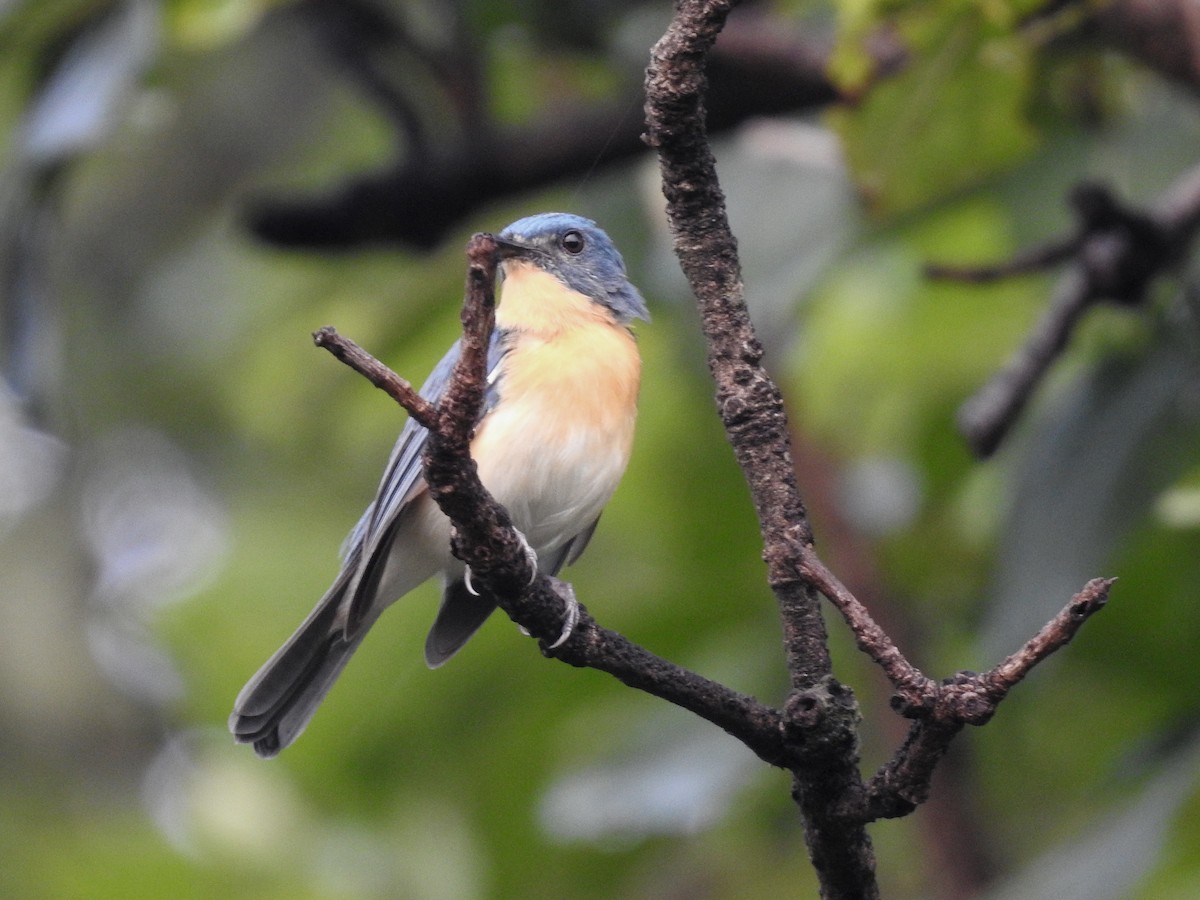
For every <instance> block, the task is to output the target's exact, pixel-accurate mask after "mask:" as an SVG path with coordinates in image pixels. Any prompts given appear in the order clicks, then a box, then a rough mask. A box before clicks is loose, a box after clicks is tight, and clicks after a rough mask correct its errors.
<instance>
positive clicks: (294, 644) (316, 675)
mask: <svg viewBox="0 0 1200 900" xmlns="http://www.w3.org/2000/svg"><path fill="white" fill-rule="evenodd" d="M349 580H350V579H349V578H348V577H347V575H346V573H343V575H342V577H340V578H338V580H337V581H336V582H335V583H334V585H333V587H331V588H330V589H329V593H327V594H326V595H325V596H324V597H322V598H321V601H320V602H319V603H318V604H317V605H316V607H315V608H314V609H313V611H312V612H311V613H309V615H308V618H307V619H305V620H304V622H303V623H302V624H301V625H300V627H299V628H297V629H296V633H295V634H293V635H292V636H291V637H290V638H288V640H287V643H285V644H284V645H283V646H282V647H280V648H279V649H278V650H277V651H276V652H275V655H274V656H272V657H271V658H270V659H268V660H267V661H266V663H264V664H263V667H262V668H261V669H259V670H258V672H257V673H255V675H254V677H253V678H251V679H250V681H249V682H247V683H246V686H245V687H244V688H242V691H241V693H240V694H238V696H237V700H235V701H234V704H233V714H232V715H230V717H229V730H230V731H232V732H233V736H234V739H235V740H237V741H238V743H241V744H250V743H252V744H254V752H255V753H257V754H258V755H259V756H262V757H270V756H275V755H276V754H277V753H279V751H280V750H282V749H283V748H284V747H286V746H287V745H288V744H290V743H291V742H292V741H294V740H295V739H296V738H297V737H299V736H300V733H301V732H302V731H304V728H305V726H306V725H308V720H309V719H311V718H312V717H313V713H315V712H316V711H317V707H318V706H319V705H320V703H321V700H322V699H324V697H325V694H326V693H328V691H329V689H330V688H331V687H332V686H333V682H334V681H335V680H337V677H338V675H339V674H340V673H341V671H342V668H343V667H344V666H345V665H346V663H347V662H348V661H349V659H350V656H351V654H353V653H354V651H355V650H356V649H358V645H359V644H360V643H362V639H363V636H364V635H365V634H366V633H367V630H368V628H366V627H363V628H359V629H358V630H357V633H356V634H355V635H354V637H353V638H351V639H350V640H346V639H345V637H344V635H343V630H342V628H341V627H340V625H339V624H338V623H337V621H336V620H337V613H338V609H339V607H340V606H341V603H342V598H343V595H344V594H345V591H346V586H347V584H348V582H349Z"/></svg>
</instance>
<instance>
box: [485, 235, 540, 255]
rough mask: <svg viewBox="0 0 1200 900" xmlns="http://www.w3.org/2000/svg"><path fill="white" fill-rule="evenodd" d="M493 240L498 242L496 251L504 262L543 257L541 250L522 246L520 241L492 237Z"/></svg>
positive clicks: (530, 246) (526, 245)
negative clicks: (506, 260)
mask: <svg viewBox="0 0 1200 900" xmlns="http://www.w3.org/2000/svg"><path fill="white" fill-rule="evenodd" d="M492 239H493V240H495V242H496V250H497V252H498V253H499V255H500V259H502V260H505V259H529V258H530V257H531V256H541V255H542V251H541V249H539V248H538V247H534V246H532V245H530V244H522V243H521V242H520V241H513V240H509V239H508V238H502V237H498V236H497V235H492Z"/></svg>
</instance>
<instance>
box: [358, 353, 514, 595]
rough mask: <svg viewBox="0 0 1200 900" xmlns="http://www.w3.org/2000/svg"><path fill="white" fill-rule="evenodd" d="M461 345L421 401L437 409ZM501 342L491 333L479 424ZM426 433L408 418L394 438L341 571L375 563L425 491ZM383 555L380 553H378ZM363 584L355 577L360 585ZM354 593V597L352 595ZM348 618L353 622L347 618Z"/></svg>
mask: <svg viewBox="0 0 1200 900" xmlns="http://www.w3.org/2000/svg"><path fill="white" fill-rule="evenodd" d="M461 343H462V342H461V341H455V342H454V344H453V345H452V346H451V347H450V349H449V351H447V353H446V355H445V356H443V357H442V360H441V362H439V363H438V364H437V366H435V367H434V369H433V371H432V372H430V373H429V377H428V378H427V379H426V380H425V384H423V385H422V386H421V390H420V394H421V396H422V397H424V398H425V399H426V400H429V401H430V402H433V403H437V402H438V401H439V400H440V399H441V397H442V395H443V394H444V393H445V391H446V385H447V384H449V382H450V374H451V372H452V371H453V370H454V364H455V363H457V362H458V357H459V353H460V350H461ZM504 351H505V341H504V337H503V335H502V334H501V332H499V331H493V332H492V337H491V340H490V342H489V344H488V360H487V369H488V389H487V394H486V395H485V397H484V403H483V410H482V411H481V413H480V418H481V419H482V418H483V416H484V415H486V414H487V412H488V411H489V410H490V409H492V407H494V406H495V405H496V400H497V398H498V397H499V392H498V390H497V385H496V373H497V370H498V369H499V366H500V361H501V359H502V358H503V356H504ZM428 435H429V432H428V431H426V430H425V428H424V427H423V426H421V425H419V424H417V422H416V421H415V420H414V419H412V418H409V420H408V422H407V423H405V425H404V430H403V431H401V432H400V437H399V439H398V440H397V441H396V446H395V447H394V448H393V449H392V455H391V457H390V458H389V459H388V464H387V468H386V469H384V473H383V479H382V480H381V481H380V483H379V491H378V493H377V494H376V496H375V499H374V500H373V501H372V502H371V505H370V506H368V507H367V509H366V512H364V513H363V516H362V518H361V519H359V521H358V524H357V525H355V526H354V530H353V531H351V532H350V535H349V537H347V538H346V542H345V543H344V544H343V545H342V558H343V565H344V566H346V567H352V566H355V565H357V566H360V567H362V568H363V570H364V571H365V570H367V569H369V568H371V567H372V566H373V565H374V563H375V557H376V556H377V555H378V553H379V551H380V549H381V545H382V544H386V543H387V540H386V538H387V536H388V534H389V533H390V532H391V530H392V527H393V526H394V525H395V523H396V521H397V519H398V518H399V517H400V515H401V514H402V513H403V512H404V509H405V508H406V507H407V506H408V504H409V503H410V502H412V500H413V498H414V497H416V496H417V495H418V494H420V493H421V491H422V490H423V489H424V487H425V479H424V477H423V475H422V471H421V454H422V452H423V451H424V449H425V441H426V439H427V438H428ZM384 549H385V551H386V548H384ZM362 580H364V579H361V577H360V583H361V581H362ZM356 593H357V592H356ZM352 618H353V616H352Z"/></svg>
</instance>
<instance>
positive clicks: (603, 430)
mask: <svg viewBox="0 0 1200 900" xmlns="http://www.w3.org/2000/svg"><path fill="white" fill-rule="evenodd" d="M497 325H498V327H500V328H501V329H503V330H504V331H505V333H506V340H507V341H508V342H509V344H508V349H507V352H506V354H505V357H504V360H503V363H502V367H501V370H500V374H499V378H498V380H497V383H496V388H497V390H498V392H499V399H498V401H497V403H496V406H495V408H493V410H492V411H491V412H490V413H489V414H488V415H487V417H486V418H485V419H484V420H483V422H482V423H481V424H480V427H479V431H478V433H477V434H476V437H475V440H474V443H473V445H472V456H474V458H475V459H476V460H477V462H478V465H479V475H480V478H481V479H482V481H483V483H484V484H485V485H487V487H488V489H489V490H490V491H492V493H493V494H494V495H495V496H496V499H497V500H499V501H500V502H501V503H502V504H503V505H504V506H505V507H506V508H507V509H508V510H509V512H510V513H511V514H512V516H513V519H514V521H515V523H516V525H517V527H518V528H520V529H521V530H522V531H523V532H524V533H525V535H526V537H527V538H528V539H529V541H530V543H531V544H532V545H533V547H534V548H535V549H536V550H538V552H539V553H545V552H547V551H551V550H554V549H556V548H558V547H559V546H561V545H562V544H563V543H565V542H566V541H567V540H570V539H571V538H572V537H574V536H575V535H576V534H578V533H579V532H581V531H583V530H585V529H587V528H588V527H589V526H590V525H591V524H592V522H594V521H595V520H596V518H597V517H598V516H599V515H600V512H601V510H602V509H603V508H604V505H605V504H606V503H607V502H608V500H609V498H610V497H611V496H612V493H613V491H614V490H615V489H616V486H617V483H618V482H619V481H620V478H621V475H622V474H623V473H624V471H625V466H626V463H627V462H628V461H629V454H630V449H631V447H632V444H633V430H634V422H635V419H636V417H637V392H638V384H639V381H640V378H641V361H640V359H639V356H638V352H637V345H636V343H635V341H634V339H633V336H632V335H631V334H630V333H629V330H628V329H627V328H625V327H623V326H621V325H619V324H617V323H616V322H615V321H614V320H613V318H612V316H611V314H609V313H607V311H606V310H604V309H603V308H602V307H600V306H599V305H598V304H596V303H593V302H591V301H590V300H588V298H586V297H583V296H582V295H580V294H577V293H575V292H573V291H570V290H569V289H568V288H567V287H566V286H565V285H563V284H562V283H561V282H560V281H558V279H556V278H554V276H552V275H549V274H547V273H545V272H543V271H541V270H539V269H536V268H535V267H532V266H521V267H516V268H515V271H514V270H513V269H510V271H509V272H508V273H507V276H506V280H505V285H504V293H503V297H502V302H501V305H500V309H499V311H498V314H497Z"/></svg>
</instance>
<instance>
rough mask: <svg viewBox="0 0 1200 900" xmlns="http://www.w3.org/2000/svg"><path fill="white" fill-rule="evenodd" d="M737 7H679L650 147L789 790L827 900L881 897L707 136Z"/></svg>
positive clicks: (656, 78)
mask: <svg viewBox="0 0 1200 900" xmlns="http://www.w3.org/2000/svg"><path fill="white" fill-rule="evenodd" d="M733 5H734V4H733V3H732V2H728V0H724V2H723V0H709V2H703V0H679V2H677V4H676V12H675V17H674V19H673V20H672V22H671V24H670V26H669V27H668V29H667V31H666V33H665V34H664V35H663V37H662V38H661V39H660V40H659V42H658V43H657V44H656V45H655V46H654V49H653V50H652V51H651V61H650V66H649V68H648V69H647V72H646V121H647V126H648V127H647V141H648V143H649V144H650V145H651V146H652V147H654V148H655V149H656V150H657V151H658V156H659V165H660V167H661V169H662V183H663V193H664V195H665V196H666V199H667V219H668V222H669V224H670V227H671V230H672V233H673V234H674V236H675V253H676V256H677V257H678V258H679V262H680V266H681V267H682V268H683V271H684V274H685V275H686V276H687V278H688V282H689V283H690V285H691V288H692V293H693V294H694V295H695V297H696V302H697V305H698V306H699V309H700V315H701V321H702V323H703V328H704V333H705V336H706V338H707V340H708V365H709V371H710V372H711V374H712V377H713V380H714V382H715V384H716V403H717V408H718V411H719V413H720V416H721V421H722V422H723V423H724V425H725V431H726V435H727V436H728V439H729V442H730V444H731V445H732V447H733V450H734V454H735V456H736V457H737V460H738V464H739V465H740V466H741V468H742V471H743V473H744V474H745V476H746V479H747V482H748V484H749V487H750V494H751V497H752V499H753V502H754V507H755V510H756V512H757V514H758V519H759V527H760V531H761V533H762V538H763V547H764V550H763V557H764V559H765V560H766V563H767V572H768V580H769V582H770V584H771V588H772V590H773V591H774V592H775V597H776V600H777V602H778V604H779V608H780V613H781V617H782V620H783V630H784V647H785V651H786V655H787V661H788V671H789V672H790V674H791V681H792V695H791V697H790V698H789V700H788V703H787V706H786V708H785V728H786V733H787V736H788V740H789V743H791V744H792V745H793V746H795V747H796V749H797V752H798V753H800V755H801V758H802V761H803V764H802V765H801V766H798V767H797V768H795V769H793V796H794V797H795V798H796V801H797V803H798V805H799V807H800V810H801V815H802V817H803V819H804V825H805V840H806V843H807V845H808V850H809V855H810V857H811V858H812V861H813V865H814V866H815V868H816V870H817V874H818V877H819V878H820V880H821V890H822V895H823V896H827V897H875V896H877V895H878V887H877V885H876V882H875V874H874V871H875V857H874V851H873V849H872V847H871V841H870V838H869V837H868V836H867V833H866V830H865V829H864V828H863V827H862V825H861V822H859V821H854V820H851V819H847V818H845V817H838V816H836V815H831V810H834V809H836V808H837V807H838V806H839V805H840V803H841V802H843V801H844V800H845V798H847V797H849V796H855V797H857V796H859V795H861V793H862V790H863V786H862V780H861V777H860V775H859V772H858V744H857V732H856V725H857V721H858V708H857V704H856V703H855V702H854V698H853V695H852V693H851V692H850V691H849V689H847V688H845V687H843V686H842V685H841V684H839V683H838V682H837V681H836V680H835V679H834V677H833V674H832V663H831V660H830V657H829V650H828V647H827V642H826V633H825V626H824V623H823V621H822V619H821V613H820V607H819V605H818V601H817V595H816V592H815V591H814V590H813V588H812V586H811V585H810V584H809V583H808V582H807V581H806V580H805V579H804V577H803V575H802V573H801V556H802V553H803V548H805V547H806V546H809V545H811V544H812V532H811V529H810V528H809V525H808V520H807V517H806V514H805V511H804V504H803V501H802V500H801V498H800V493H799V490H798V488H797V486H796V480H795V471H794V468H793V465H792V458H791V448H790V442H789V437H788V433H787V417H786V415H785V413H784V408H783V399H782V396H781V394H780V392H779V389H778V387H777V386H776V385H775V383H774V382H773V381H772V380H771V378H770V376H768V374H767V373H766V371H765V369H764V368H763V366H762V346H761V344H760V343H759V341H758V338H757V337H756V335H755V333H754V328H753V326H752V325H751V323H750V318H749V315H748V314H747V311H746V305H745V297H744V293H743V287H742V280H741V268H740V263H739V261H738V255H737V245H736V242H735V240H734V238H733V234H732V232H731V231H730V228H729V221H728V217H727V215H726V212H725V198H724V194H723V193H722V191H721V187H720V183H719V181H718V179H717V174H716V166H715V161H714V159H713V156H712V151H711V150H710V148H709V145H708V137H707V133H706V131H705V122H706V111H705V106H704V98H705V91H706V88H707V81H706V77H705V70H704V66H705V61H706V56H707V54H708V52H709V50H710V49H711V48H712V46H713V44H714V43H715V41H716V38H717V35H718V33H719V32H720V31H721V28H722V26H723V25H724V23H725V18H726V16H727V15H728V14H729V11H730V10H731V9H732V7H733Z"/></svg>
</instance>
